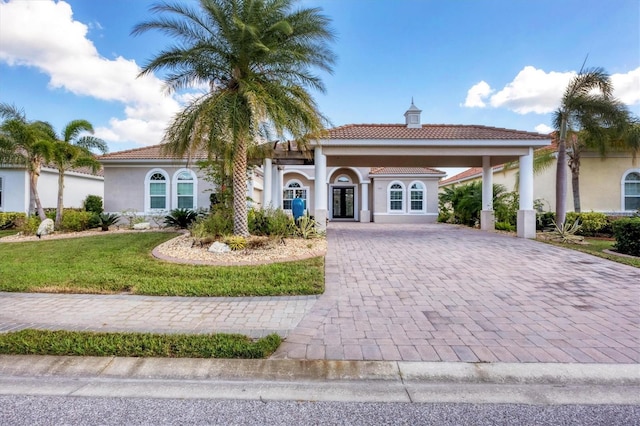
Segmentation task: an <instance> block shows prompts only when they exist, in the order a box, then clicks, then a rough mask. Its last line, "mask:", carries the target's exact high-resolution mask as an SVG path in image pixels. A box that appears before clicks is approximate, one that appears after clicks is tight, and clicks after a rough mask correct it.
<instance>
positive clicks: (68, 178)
mask: <svg viewBox="0 0 640 426" xmlns="http://www.w3.org/2000/svg"><path fill="white" fill-rule="evenodd" d="M64 186H65V188H64V199H63V205H64V207H69V208H71V207H75V208H79V207H82V205H83V202H84V200H85V198H87V195H98V196H100V197H103V196H104V177H103V175H102V171H99V172H98V173H95V174H94V173H92V172H91V170H89V169H86V168H80V169H75V170H69V171H67V172H66V173H65V178H64ZM38 195H39V196H40V201H41V203H42V207H43V208H45V209H47V208H52V209H55V208H56V205H57V203H58V170H57V169H54V168H51V167H47V166H43V167H42V169H41V171H40V177H39V179H38ZM30 202H31V190H30V188H29V173H28V172H27V170H26V168H25V167H23V166H1V167H0V211H4V212H21V213H29V210H30ZM31 210H33V208H31Z"/></svg>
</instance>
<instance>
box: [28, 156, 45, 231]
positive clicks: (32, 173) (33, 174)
mask: <svg viewBox="0 0 640 426" xmlns="http://www.w3.org/2000/svg"><path fill="white" fill-rule="evenodd" d="M39 177H40V164H39V163H38V162H36V161H32V162H31V168H30V170H29V186H30V187H31V188H30V189H31V199H32V200H33V202H34V203H35V204H36V211H37V212H38V217H39V218H40V220H45V219H46V218H47V215H45V214H44V209H43V208H42V203H41V202H40V195H39V194H38V178H39Z"/></svg>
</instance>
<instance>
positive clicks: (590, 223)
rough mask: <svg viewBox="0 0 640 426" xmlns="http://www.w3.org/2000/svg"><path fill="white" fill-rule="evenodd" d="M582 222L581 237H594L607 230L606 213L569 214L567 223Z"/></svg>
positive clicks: (579, 232)
mask: <svg viewBox="0 0 640 426" xmlns="http://www.w3.org/2000/svg"><path fill="white" fill-rule="evenodd" d="M576 220H580V224H581V226H580V230H579V231H578V234H579V235H584V236H594V235H596V234H600V233H601V232H602V231H603V230H605V228H606V226H607V224H608V222H609V221H608V220H607V216H606V215H605V214H604V213H596V212H588V213H575V212H569V213H567V222H575V221H576Z"/></svg>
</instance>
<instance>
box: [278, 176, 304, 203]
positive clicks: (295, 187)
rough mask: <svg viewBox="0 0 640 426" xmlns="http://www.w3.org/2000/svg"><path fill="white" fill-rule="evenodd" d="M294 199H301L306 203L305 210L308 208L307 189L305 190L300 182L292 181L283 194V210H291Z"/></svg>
mask: <svg viewBox="0 0 640 426" xmlns="http://www.w3.org/2000/svg"><path fill="white" fill-rule="evenodd" d="M294 198H301V199H302V201H304V208H305V210H306V208H307V188H304V187H303V186H302V185H301V184H300V182H298V181H295V180H293V181H291V182H289V184H288V185H287V186H286V187H285V189H284V192H283V193H282V209H283V210H291V202H292V201H293V199H294Z"/></svg>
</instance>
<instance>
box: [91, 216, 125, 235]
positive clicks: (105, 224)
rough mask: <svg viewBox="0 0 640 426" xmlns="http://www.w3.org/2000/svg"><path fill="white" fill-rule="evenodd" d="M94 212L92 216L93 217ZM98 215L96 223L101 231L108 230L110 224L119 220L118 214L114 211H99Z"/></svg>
mask: <svg viewBox="0 0 640 426" xmlns="http://www.w3.org/2000/svg"><path fill="white" fill-rule="evenodd" d="M95 216H96V215H95V214H94V215H93V216H92V217H95ZM97 216H98V225H99V226H100V229H101V230H102V231H108V230H109V227H110V226H111V225H115V224H116V223H118V220H120V215H118V214H116V213H101V214H99V215H97Z"/></svg>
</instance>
